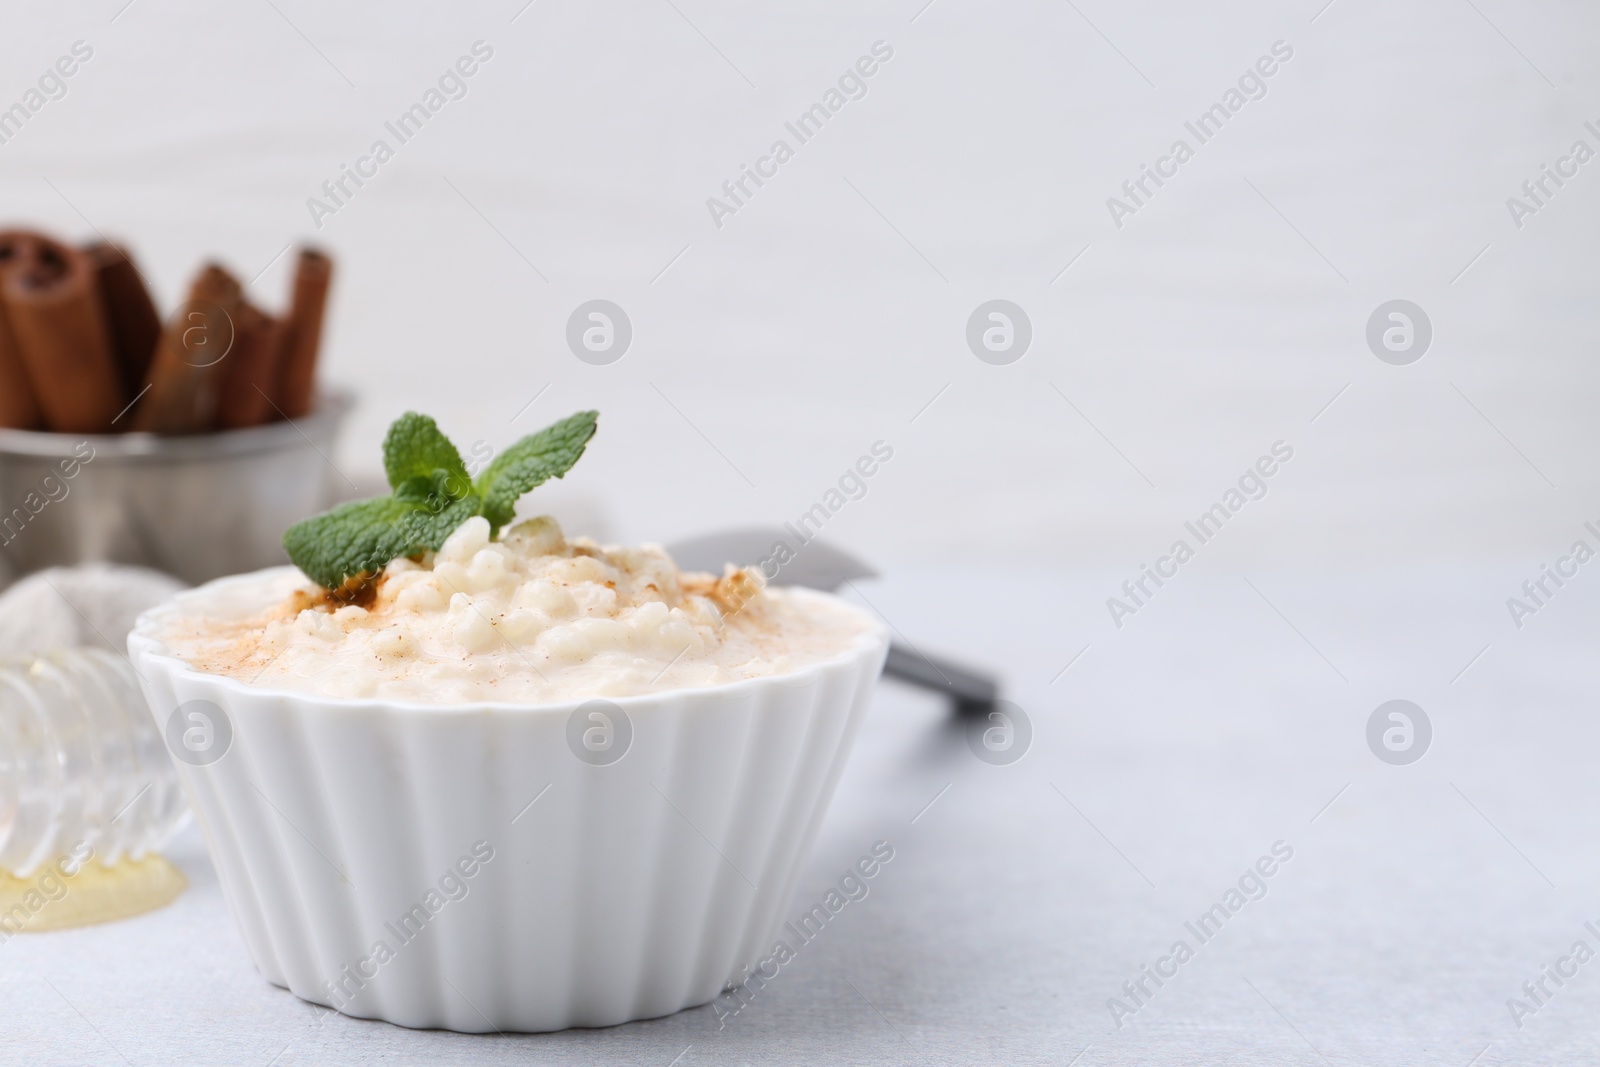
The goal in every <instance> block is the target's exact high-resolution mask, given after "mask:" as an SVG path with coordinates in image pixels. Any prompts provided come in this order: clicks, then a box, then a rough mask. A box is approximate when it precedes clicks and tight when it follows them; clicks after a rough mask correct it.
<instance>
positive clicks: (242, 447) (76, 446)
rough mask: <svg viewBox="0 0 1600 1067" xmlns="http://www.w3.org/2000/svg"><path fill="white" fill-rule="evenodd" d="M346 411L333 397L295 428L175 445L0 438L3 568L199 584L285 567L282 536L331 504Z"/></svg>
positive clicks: (18, 434) (139, 436)
mask: <svg viewBox="0 0 1600 1067" xmlns="http://www.w3.org/2000/svg"><path fill="white" fill-rule="evenodd" d="M350 407H351V398H350V396H349V394H347V393H343V392H335V393H331V394H325V395H323V396H322V397H320V399H319V403H318V404H317V407H316V408H315V410H314V411H313V412H312V413H311V414H310V415H307V416H306V417H304V418H302V419H297V420H295V421H293V422H275V423H269V424H267V425H265V426H252V427H249V428H248V429H243V430H229V431H226V432H223V433H212V434H196V435H192V436H181V437H177V436H173V437H165V436H157V435H155V434H147V433H129V434H118V435H103V436H102V435H92V434H91V435H83V436H78V435H74V434H61V433H36V432H33V431H30V430H9V429H0V569H9V570H10V571H12V572H13V574H14V575H16V576H20V575H23V574H26V573H28V572H30V571H35V570H40V569H42V568H44V567H52V566H61V565H71V564H76V563H88V562H94V561H105V562H112V563H125V564H131V565H136V566H141V567H153V568H155V569H156V570H161V571H166V572H167V573H168V574H172V575H175V576H177V577H178V578H181V579H183V580H184V581H186V582H190V583H194V584H199V583H201V582H205V581H209V580H211V579H212V578H218V577H221V576H223V575H227V574H237V573H239V572H241V571H253V570H259V569H260V568H262V567H270V566H273V565H274V564H280V563H283V562H285V561H286V560H287V557H286V556H285V555H284V551H283V545H282V537H283V532H284V531H285V530H287V529H288V528H289V527H290V526H292V525H293V524H294V523H296V522H299V521H300V520H301V519H304V518H306V517H307V516H309V515H312V514H314V513H316V512H318V511H321V510H322V509H324V508H326V507H327V506H328V505H329V504H330V503H332V502H333V498H334V492H333V489H334V486H333V478H334V477H335V476H336V475H335V471H334V468H333V466H332V464H331V463H330V462H329V459H328V457H329V456H330V455H331V454H332V451H333V441H334V437H335V436H336V434H337V433H338V430H339V427H340V425H341V424H342V423H343V421H344V418H345V416H346V414H348V413H349V410H350ZM0 577H3V575H0Z"/></svg>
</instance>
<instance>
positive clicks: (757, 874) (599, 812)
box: [131, 633, 885, 1032]
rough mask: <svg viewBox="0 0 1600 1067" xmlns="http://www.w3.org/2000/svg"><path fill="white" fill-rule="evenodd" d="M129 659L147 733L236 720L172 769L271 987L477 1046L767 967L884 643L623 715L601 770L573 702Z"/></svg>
mask: <svg viewBox="0 0 1600 1067" xmlns="http://www.w3.org/2000/svg"><path fill="white" fill-rule="evenodd" d="M131 647H132V648H133V651H134V658H135V661H136V662H137V663H138V664H139V669H140V673H141V675H142V676H143V677H144V679H145V682H144V686H145V694H146V697H147V699H148V701H149V703H150V705H151V709H152V713H153V714H154V715H155V716H156V718H157V722H158V724H164V720H165V717H166V716H167V715H168V714H170V713H171V711H172V709H174V708H175V707H177V705H178V704H180V703H182V702H184V701H188V700H197V699H203V700H209V701H212V702H213V703H215V704H217V705H218V706H220V707H221V708H222V709H223V711H224V713H225V714H226V716H227V718H228V721H229V723H230V725H231V727H232V733H233V738H232V742H231V747H230V748H229V750H228V751H227V753H226V754H225V755H223V756H222V757H221V758H220V759H218V760H216V761H215V762H213V763H210V764H207V765H204V766H191V765H188V764H181V763H180V764H179V766H178V770H179V774H180V777H181V778H182V780H183V784H184V788H185V790H186V792H187V794H188V796H189V800H190V803H191V805H192V806H193V808H194V811H195V815H196V818H197V820H198V822H199V824H200V826H201V830H202V832H203V834H204V836H205V839H206V843H207V846H208V848H209V850H210V852H211V855H212V857H213V860H214V861H215V863H216V866H217V869H218V876H219V878H220V879H221V881H222V885H223V887H224V890H225V892H226V895H227V898H228V901H229V904H230V907H231V908H232V910H233V913H234V916H235V918H236V920H237V921H238V924H239V927H240V930H241V932H242V933H243V936H244V939H245V943H246V945H247V947H248V948H249V950H250V953H251V955H252V957H253V958H254V959H255V961H256V964H257V966H258V967H259V968H260V970H261V971H262V973H263V974H264V975H265V976H266V977H267V978H268V979H269V980H271V981H272V982H274V983H277V984H279V985H283V986H286V987H288V988H289V989H290V990H292V991H293V992H294V993H295V994H296V995H298V996H300V997H303V998H305V999H307V1000H311V1001H314V1002H317V1003H320V1004H325V1005H328V1006H331V1007H336V1008H338V1009H339V1010H341V1011H344V1012H346V1013H347V1014H351V1015H356V1016H360V1017H365V1018H377V1019H385V1020H388V1021H390V1022H394V1023H399V1024H401V1025H404V1026H411V1027H446V1028H449V1029H452V1030H461V1031H468V1032H488V1031H493V1030H523V1031H539V1030H554V1029H562V1028H565V1027H569V1026H609V1025H614V1024H617V1023H622V1022H627V1021H629V1020H633V1019H641V1018H650V1017H654V1016H659V1015H665V1014H669V1013H671V1012H674V1011H678V1010H680V1009H682V1008H685V1007H689V1006H692V1005H696V1004H702V1003H705V1002H707V1001H709V1000H711V999H713V998H714V997H715V996H716V995H717V994H718V993H719V992H720V991H721V990H722V989H723V987H724V986H725V984H726V983H727V982H728V981H730V980H732V979H734V978H736V977H738V976H739V974H740V972H741V971H742V969H743V968H744V967H745V966H747V965H749V964H751V963H753V962H754V960H755V959H757V958H759V957H760V956H761V955H764V954H765V951H766V950H767V949H768V948H769V947H770V939H771V937H772V935H773V933H774V931H775V930H776V928H777V927H778V926H779V925H780V923H781V921H782V914H783V911H784V908H785V907H786V906H787V904H788V901H789V898H790V896H791V895H792V892H793V887H794V882H795V879H796V877H797V876H798V872H799V870H800V867H801V865H802V863H803V862H804V859H805V853H806V851H807V850H808V849H809V848H810V844H811V841H812V839H813V838H814V836H815V834H816V831H817V828H818V826H819V824H820V822H821V820H822V817H823V814H824V813H825V811H826V809H827V804H828V801H829V800H830V798H831V796H832V793H833V789H834V786H835V785H836V784H837V782H838V779H839V775H840V773H841V772H842V769H843V766H844V763H845V760H846V758H847V757H848V753H849V748H850V745H851V743H852V742H853V740H854V736H855V733H856V730H857V729H858V728H859V726H860V723H861V720H862V718H863V717H864V715H865V712H866V708H867V703H868V700H869V698H870V694H871V690H872V686H873V683H874V681H875V680H876V677H877V675H878V672H879V670H880V669H881V666H882V661H883V656H884V651H885V646H884V643H883V642H882V641H881V640H879V641H875V642H872V643H871V644H870V645H867V646H863V647H861V648H860V649H858V650H857V651H855V652H852V653H851V654H850V655H849V656H848V657H843V658H841V659H839V660H836V661H833V662H831V663H830V664H828V665H825V666H823V667H821V668H819V669H814V670H810V671H802V672H799V673H797V674H795V675H789V676H780V677H775V678H768V679H759V680H755V681H753V682H744V683H739V684H737V685H733V686H725V687H719V688H713V689H706V690H698V691H696V690H689V691H678V692H674V693H667V694H659V695H652V696H648V697H638V698H627V699H622V700H618V701H617V703H618V704H619V705H620V706H622V707H623V708H624V709H625V710H626V711H627V713H628V716H629V718H630V721H631V724H632V729H633V737H632V742H631V745H630V747H629V748H628V750H627V752H626V754H625V755H624V756H623V757H622V758H621V759H620V760H618V761H616V762H614V763H611V764H609V765H606V766H595V765H591V764H589V763H585V762H583V761H582V760H579V759H578V758H576V757H575V756H574V755H573V753H572V752H571V751H570V750H569V748H568V743H567V737H568V735H567V720H568V717H569V716H570V714H571V713H572V711H573V710H574V708H575V706H576V705H565V706H552V707H545V708H518V707H514V706H504V705H499V706H497V705H483V706H472V707H466V708H438V709H425V708H417V707H399V708H391V707H386V706H384V705H382V704H372V703H356V702H341V701H328V700H319V699H317V698H315V697H309V696H297V695H291V694H277V693H273V692H270V691H267V690H251V689H248V688H246V687H244V686H240V685H238V684H237V683H231V682H228V681H226V680H223V679H219V678H215V677H212V676H208V675H203V674H200V673H198V672H195V671H192V670H190V669H188V668H185V667H184V666H182V665H181V664H179V663H178V662H177V661H175V660H173V659H171V658H170V657H168V656H166V655H162V654H159V652H158V648H159V646H157V645H156V644H155V643H154V642H153V641H150V640H149V639H148V638H144V637H141V636H140V635H139V634H137V633H136V634H135V636H134V638H133V639H132V641H131ZM536 798H537V799H536ZM468 872H470V873H468ZM430 894H431V896H430ZM380 946H381V949H380ZM380 957H381V958H380Z"/></svg>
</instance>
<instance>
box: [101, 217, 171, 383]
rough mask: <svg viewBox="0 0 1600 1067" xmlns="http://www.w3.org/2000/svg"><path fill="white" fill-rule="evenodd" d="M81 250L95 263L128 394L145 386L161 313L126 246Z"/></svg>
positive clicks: (110, 245) (159, 326)
mask: <svg viewBox="0 0 1600 1067" xmlns="http://www.w3.org/2000/svg"><path fill="white" fill-rule="evenodd" d="M84 253H85V254H86V255H88V257H89V259H90V260H92V261H93V263H94V266H95V276H96V280H97V282H98V287H99V290H100V301H101V304H102V305H104V307H105V314H106V325H107V327H108V328H109V329H110V331H111V347H112V350H113V351H114V352H115V353H116V356H117V366H118V368H120V370H121V371H122V386H123V389H124V390H125V391H126V392H127V394H128V396H130V397H131V396H133V395H134V394H135V393H137V392H138V391H139V390H140V389H141V388H142V387H143V386H144V382H145V375H146V374H148V373H149V371H150V361H151V360H152V359H154V358H155V354H156V341H157V340H159V339H160V337H161V316H159V315H157V314H156V305H155V301H153V300H151V299H150V291H149V290H148V289H146V288H145V284H144V277H143V276H142V275H141V274H140V273H139V268H138V267H137V266H136V265H135V264H134V262H133V257H131V256H130V255H128V252H127V249H125V248H123V247H121V246H120V245H114V244H110V243H109V242H106V241H98V242H96V243H94V244H91V245H89V246H87V247H86V248H85V249H84Z"/></svg>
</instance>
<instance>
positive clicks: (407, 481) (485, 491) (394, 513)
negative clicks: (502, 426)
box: [283, 411, 599, 598]
mask: <svg viewBox="0 0 1600 1067" xmlns="http://www.w3.org/2000/svg"><path fill="white" fill-rule="evenodd" d="M598 418H599V414H598V413H597V412H593V411H583V412H579V413H578V414H576V415H574V416H572V417H571V418H569V419H563V420H562V421H560V422H558V423H556V424H555V425H554V426H547V427H545V428H544V429H543V430H540V431H539V432H538V433H536V434H530V435H528V436H527V437H524V438H523V439H522V440H520V441H518V442H517V443H516V444H514V445H512V446H511V447H510V448H508V449H506V450H505V452H503V453H501V454H500V456H498V457H497V458H496V459H495V461H494V462H493V463H491V464H489V466H488V468H487V469H486V470H485V471H484V472H483V473H482V474H481V475H479V476H478V481H477V483H476V484H474V482H473V481H472V478H471V476H470V475H468V474H467V467H466V464H464V463H462V462H461V453H459V452H457V451H456V446H455V445H453V444H451V443H450V439H449V438H448V437H446V436H445V435H444V434H443V433H441V432H440V430H439V427H438V426H437V425H436V424H435V423H434V421H433V420H432V419H430V418H428V416H426V415H419V414H417V413H416V412H414V411H408V412H406V414H404V415H402V416H401V417H400V418H398V419H396V420H395V422H394V424H393V425H391V426H390V427H389V433H388V435H387V436H386V437H385V438H384V441H383V467H384V473H385V474H387V475H388V478H389V485H390V486H391V487H393V489H394V493H393V495H392V496H380V497H374V498H372V499H371V500H357V501H353V502H351V503H349V504H341V505H340V506H339V507H336V508H334V509H333V510H332V511H327V512H324V513H323V514H321V515H317V516H314V517H312V518H309V519H307V520H305V521H304V522H301V523H296V524H295V525H294V526H291V527H290V528H289V531H288V532H287V533H285V534H284V535H283V547H284V549H285V550H286V551H287V552H288V553H289V558H290V559H291V560H293V561H294V563H295V566H297V567H299V568H300V569H301V570H302V571H304V572H305V573H306V576H307V577H308V578H310V579H311V580H312V581H314V582H316V583H317V584H318V585H321V586H323V587H324V588H326V589H330V590H334V591H335V592H340V591H341V590H343V591H344V592H351V593H355V592H359V591H360V590H361V589H363V588H366V587H367V581H366V580H367V579H370V578H371V577H372V576H374V575H376V574H378V573H379V572H380V571H382V570H383V568H384V567H386V566H387V565H388V564H389V561H390V560H394V559H398V558H399V557H401V556H414V555H416V554H417V553H419V552H423V551H429V550H432V551H437V550H438V549H439V548H440V547H441V546H443V544H444V542H445V539H446V538H448V537H449V536H450V535H451V534H452V533H454V532H455V529H456V527H458V526H460V525H461V524H462V523H463V522H466V521H467V520H468V519H470V518H472V516H474V515H482V516H484V517H485V518H487V519H488V520H489V525H490V527H491V528H492V529H493V530H498V529H499V528H500V527H501V526H504V525H505V524H506V523H508V522H510V521H511V519H512V517H513V515H514V513H515V509H516V504H517V498H518V497H520V496H521V495H522V494H523V493H526V492H527V491H528V490H530V489H532V488H533V487H534V486H536V485H538V484H540V483H541V482H544V481H546V480H547V479H550V478H559V477H561V476H562V475H564V474H566V473H567V471H569V470H571V469H572V465H573V464H574V463H576V462H578V457H580V456H582V455H583V450H584V446H585V445H587V444H588V443H589V438H591V437H593V436H594V430H595V420H596V419H598ZM340 595H341V598H342V596H343V593H342V592H341V593H340Z"/></svg>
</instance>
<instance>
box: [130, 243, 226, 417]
mask: <svg viewBox="0 0 1600 1067" xmlns="http://www.w3.org/2000/svg"><path fill="white" fill-rule="evenodd" d="M240 292H241V287H240V285H239V280H238V279H237V278H235V277H234V276H233V275H231V274H229V273H228V272H227V271H226V270H224V269H223V268H222V267H220V266H218V265H217V264H215V263H208V264H206V266H205V267H204V268H203V269H202V270H201V271H200V275H199V277H197V278H196V279H195V280H194V283H193V285H192V286H191V287H190V289H189V299H188V301H186V302H185V303H184V305H183V306H182V307H180V308H179V309H178V313H177V314H176V315H173V316H172V317H171V318H170V319H168V320H167V325H166V328H165V329H164V330H162V332H161V339H160V341H159V342H157V344H156V354H155V358H154V359H153V360H152V361H151V364H150V376H149V385H150V391H149V392H148V393H146V394H145V396H144V398H143V399H142V400H140V401H139V403H138V404H137V405H135V407H134V419H133V428H134V429H135V430H143V431H146V432H149V433H166V434H182V433H202V432H204V431H206V430H209V429H211V427H212V425H213V423H214V422H215V419H216V413H217V402H218V398H219V396H220V395H221V386H222V381H223V378H224V376H225V375H226V374H227V357H228V355H229V353H230V351H231V350H232V348H233V345H234V341H235V333H236V325H237V321H238V314H239V308H240V305H241V302H242V300H241V296H240Z"/></svg>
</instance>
